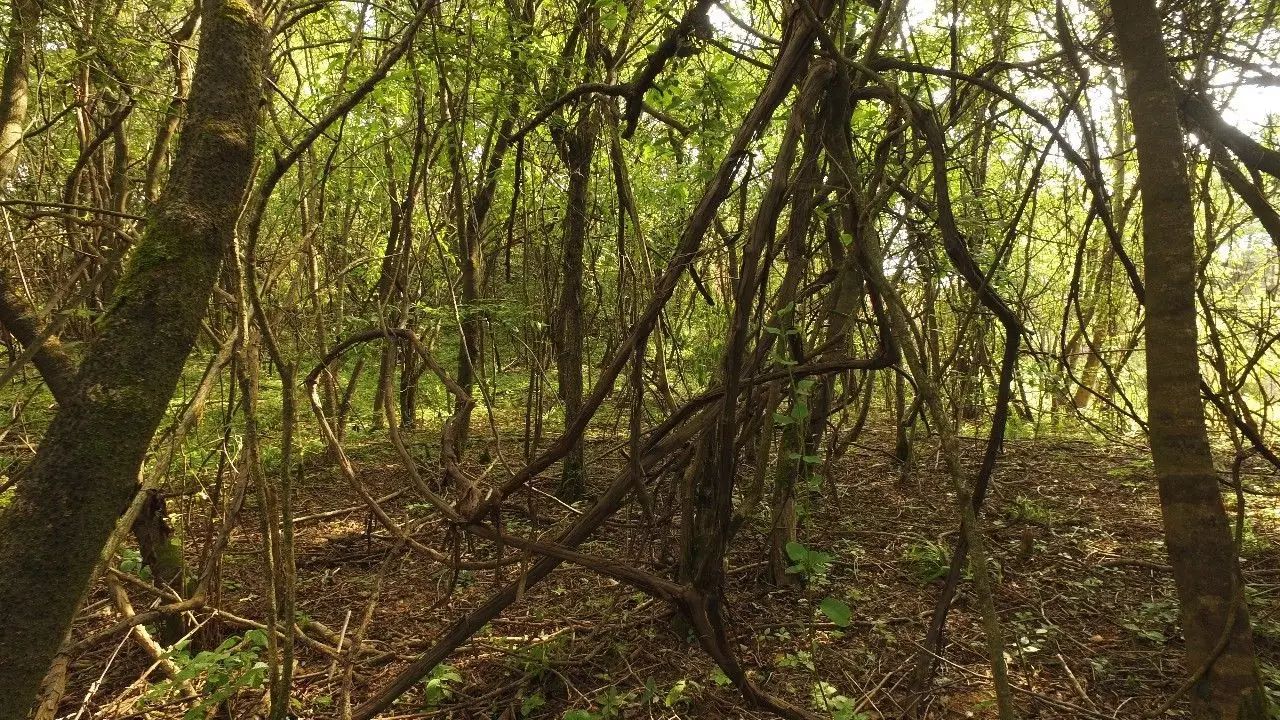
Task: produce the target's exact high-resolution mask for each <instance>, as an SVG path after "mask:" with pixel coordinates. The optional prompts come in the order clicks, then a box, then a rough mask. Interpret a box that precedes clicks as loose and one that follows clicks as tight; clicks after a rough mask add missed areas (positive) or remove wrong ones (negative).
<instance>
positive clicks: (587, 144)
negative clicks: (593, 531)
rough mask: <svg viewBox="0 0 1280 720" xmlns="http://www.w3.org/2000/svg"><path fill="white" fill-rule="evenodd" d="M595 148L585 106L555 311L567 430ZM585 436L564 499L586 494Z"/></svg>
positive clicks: (563, 475)
mask: <svg viewBox="0 0 1280 720" xmlns="http://www.w3.org/2000/svg"><path fill="white" fill-rule="evenodd" d="M595 147H596V118H595V116H594V113H593V111H592V109H591V108H590V107H589V106H588V107H584V108H583V109H582V117H581V118H579V120H578V122H577V124H576V126H575V127H574V129H573V130H572V131H571V132H569V133H566V136H565V138H564V143H563V148H562V151H561V155H562V157H563V159H564V163H565V166H566V167H567V168H568V170H569V193H568V205H567V207H566V209H565V218H564V249H563V252H564V255H563V256H562V257H561V265H560V272H561V282H562V285H561V288H560V307H559V310H558V312H557V315H556V326H557V327H556V335H555V337H554V338H553V339H554V340H555V346H556V374H557V379H558V381H559V387H560V399H561V401H563V402H564V424H565V427H566V428H568V427H569V426H571V425H572V424H573V423H574V421H576V420H577V419H578V415H579V414H580V413H581V412H582V397H583V389H582V384H583V383H582V361H583V357H582V355H583V347H582V345H583V332H582V274H583V271H584V265H583V255H584V253H585V251H586V242H587V231H588V230H589V229H590V226H591V217H590V216H589V214H588V208H587V205H588V204H589V203H590V200H591V160H592V158H593V156H594V155H595ZM583 462H584V461H583V447H582V440H581V438H579V439H578V441H577V442H575V443H574V445H573V449H571V450H570V451H569V454H568V455H566V456H565V458H564V461H563V463H562V464H561V471H560V484H559V486H558V487H557V489H556V495H557V496H558V497H559V498H560V499H561V500H564V501H566V502H574V501H576V500H578V499H580V498H581V497H582V493H583V492H584V490H585V485H586V481H585V478H584V473H585V471H586V468H584V467H583Z"/></svg>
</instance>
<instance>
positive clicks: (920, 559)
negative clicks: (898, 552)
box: [902, 540, 951, 584]
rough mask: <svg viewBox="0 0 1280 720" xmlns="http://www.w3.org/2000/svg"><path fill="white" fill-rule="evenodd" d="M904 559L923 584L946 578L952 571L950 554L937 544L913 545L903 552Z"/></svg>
mask: <svg viewBox="0 0 1280 720" xmlns="http://www.w3.org/2000/svg"><path fill="white" fill-rule="evenodd" d="M902 559H903V561H905V562H906V564H907V566H908V567H909V568H910V569H911V574H912V575H913V576H915V578H916V580H918V581H919V582H920V583H921V584H925V583H931V582H933V581H934V580H937V579H938V578H941V577H945V576H946V574H947V572H948V571H950V570H951V558H950V553H948V552H947V549H946V548H945V547H943V545H942V544H941V543H937V542H932V541H928V540H924V541H920V542H916V543H912V544H911V545H908V546H907V547H906V549H905V550H903V551H902Z"/></svg>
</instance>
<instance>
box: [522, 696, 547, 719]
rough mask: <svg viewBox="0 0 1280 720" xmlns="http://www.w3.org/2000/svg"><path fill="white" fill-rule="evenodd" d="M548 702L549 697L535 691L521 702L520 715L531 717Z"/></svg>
mask: <svg viewBox="0 0 1280 720" xmlns="http://www.w3.org/2000/svg"><path fill="white" fill-rule="evenodd" d="M546 704H547V699H546V698H544V697H542V693H533V694H531V695H529V696H528V697H526V698H525V699H524V702H522V703H520V717H525V718H527V717H529V716H530V715H532V714H534V713H535V712H537V711H538V710H539V708H541V707H542V706H543V705H546Z"/></svg>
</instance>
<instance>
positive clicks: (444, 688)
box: [422, 663, 462, 708]
mask: <svg viewBox="0 0 1280 720" xmlns="http://www.w3.org/2000/svg"><path fill="white" fill-rule="evenodd" d="M459 682H462V675H461V674H459V673H458V671H457V670H455V669H454V668H453V666H452V665H446V664H444V663H441V664H439V665H437V666H435V667H433V668H431V672H430V673H429V674H428V675H427V677H425V678H423V680H422V698H423V702H424V703H426V706H427V707H429V708H432V707H436V706H438V705H439V704H440V703H441V702H443V701H445V700H448V699H449V698H450V697H452V696H453V685H454V683H459Z"/></svg>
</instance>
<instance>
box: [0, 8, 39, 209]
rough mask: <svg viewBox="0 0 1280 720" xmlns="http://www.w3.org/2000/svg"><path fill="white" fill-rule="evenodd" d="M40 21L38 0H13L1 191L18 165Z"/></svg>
mask: <svg viewBox="0 0 1280 720" xmlns="http://www.w3.org/2000/svg"><path fill="white" fill-rule="evenodd" d="M39 22H40V3H39V2H38V1H37V0H12V2H11V3H10V10H9V32H8V37H6V38H5V45H6V52H5V58H4V81H3V82H4V92H3V93H2V94H0V194H3V192H4V186H5V184H6V183H7V182H8V181H9V178H10V177H11V176H12V175H13V171H14V169H15V168H16V167H17V165H18V149H19V145H21V144H22V133H23V131H24V130H25V129H26V127H25V124H26V120H27V98H28V93H27V73H28V70H29V69H30V67H31V58H32V56H33V55H35V51H36V32H37V29H38V25H39Z"/></svg>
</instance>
